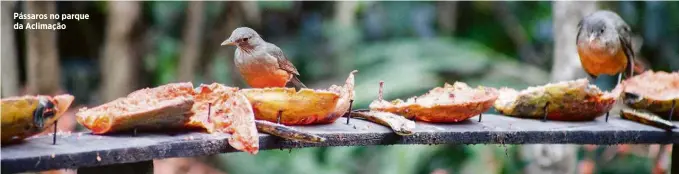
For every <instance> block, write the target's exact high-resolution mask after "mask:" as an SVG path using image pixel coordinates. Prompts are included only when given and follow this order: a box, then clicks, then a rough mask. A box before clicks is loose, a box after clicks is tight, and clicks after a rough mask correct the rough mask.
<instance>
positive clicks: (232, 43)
mask: <svg viewBox="0 0 679 174" xmlns="http://www.w3.org/2000/svg"><path fill="white" fill-rule="evenodd" d="M224 45H231V46H233V45H236V43H235V42H233V41H231V39H227V40H225V41H224V42H222V46H224Z"/></svg>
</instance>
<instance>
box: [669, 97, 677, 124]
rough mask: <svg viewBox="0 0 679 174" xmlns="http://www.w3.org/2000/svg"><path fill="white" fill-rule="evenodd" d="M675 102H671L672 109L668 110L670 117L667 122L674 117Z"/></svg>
mask: <svg viewBox="0 0 679 174" xmlns="http://www.w3.org/2000/svg"><path fill="white" fill-rule="evenodd" d="M676 101H677V100H672V108H670V117H669V120H670V121H672V116H673V115H674V106H675V105H676Z"/></svg>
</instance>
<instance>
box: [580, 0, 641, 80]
mask: <svg viewBox="0 0 679 174" xmlns="http://www.w3.org/2000/svg"><path fill="white" fill-rule="evenodd" d="M576 40H577V48H578V55H579V56H580V63H582V67H583V68H584V69H585V72H587V74H589V76H590V77H591V78H592V79H596V78H597V76H599V75H602V74H607V75H615V74H618V83H620V81H621V80H622V74H623V73H624V72H625V71H626V72H628V74H627V77H628V78H629V77H631V76H633V75H634V72H633V70H634V52H633V51H632V41H631V40H632V38H631V29H630V27H629V26H628V25H627V23H625V21H624V20H623V19H622V18H620V16H618V14H616V13H614V12H611V11H607V10H602V11H597V12H594V13H592V14H590V15H588V16H585V17H584V18H582V20H580V23H578V35H577V39H576Z"/></svg>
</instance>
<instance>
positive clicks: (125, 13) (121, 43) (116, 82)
mask: <svg viewBox="0 0 679 174" xmlns="http://www.w3.org/2000/svg"><path fill="white" fill-rule="evenodd" d="M108 7H109V14H108V23H107V30H106V36H105V37H106V41H105V43H104V44H105V45H104V55H103V61H102V62H101V67H102V72H103V73H102V88H101V92H102V94H103V98H102V99H103V100H104V101H111V100H113V99H116V98H118V97H121V96H125V95H127V94H128V93H130V92H131V91H133V90H134V89H135V87H136V85H137V84H136V77H135V74H136V72H137V68H136V67H138V66H136V65H135V62H137V61H135V59H137V56H136V54H134V52H133V49H132V46H133V45H135V43H133V42H134V40H133V38H132V35H134V33H133V26H134V24H135V22H136V21H137V20H138V19H139V16H140V9H141V4H140V2H133V1H112V2H109V6H108Z"/></svg>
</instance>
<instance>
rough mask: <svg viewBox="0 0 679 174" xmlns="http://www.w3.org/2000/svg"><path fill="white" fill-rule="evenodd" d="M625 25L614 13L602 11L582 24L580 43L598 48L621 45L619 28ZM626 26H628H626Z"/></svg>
mask: <svg viewBox="0 0 679 174" xmlns="http://www.w3.org/2000/svg"><path fill="white" fill-rule="evenodd" d="M620 23H624V21H623V20H622V18H620V16H618V15H617V14H615V13H614V12H611V11H607V10H602V11H597V12H594V13H592V14H590V15H588V16H585V17H584V18H583V19H582V20H581V21H580V23H579V24H578V25H579V27H580V32H579V33H580V34H579V36H578V43H581V42H586V43H589V44H587V45H590V46H595V47H598V48H600V49H601V48H612V47H617V46H618V45H619V40H618V39H619V37H620V36H619V33H618V28H619V27H624V26H618V25H620ZM625 26H626V25H625Z"/></svg>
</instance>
